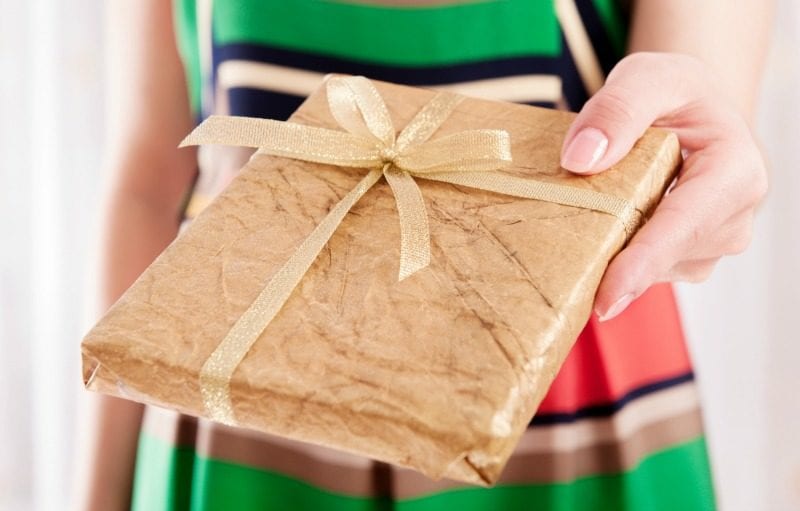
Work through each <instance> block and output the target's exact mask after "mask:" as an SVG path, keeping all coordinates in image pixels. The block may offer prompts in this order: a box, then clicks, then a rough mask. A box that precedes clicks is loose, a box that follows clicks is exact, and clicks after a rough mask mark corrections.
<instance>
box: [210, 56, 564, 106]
mask: <svg viewBox="0 0 800 511" xmlns="http://www.w3.org/2000/svg"><path fill="white" fill-rule="evenodd" d="M324 76H325V75H324V74H322V73H317V72H314V71H305V70H302V69H295V68H291V67H286V66H278V65H275V64H266V63H262V62H251V61H245V60H228V61H225V62H223V63H221V64H220V65H219V67H218V68H217V77H218V84H219V86H220V87H221V88H222V89H230V88H232V87H251V88H256V89H266V90H271V91H276V92H282V93H284V94H293V95H295V96H307V95H309V94H311V93H312V92H313V91H314V90H315V89H316V88H317V87H318V86H319V84H320V83H322V80H323V78H324ZM428 88H431V89H437V90H449V91H453V92H458V93H461V94H465V95H468V96H474V97H481V98H487V99H495V100H501V101H516V102H525V101H541V102H553V103H555V102H558V101H559V100H560V99H561V78H559V77H558V76H555V75H535V74H530V75H520V76H509V77H502V78H490V79H486V80H474V81H468V82H459V83H453V84H448V85H444V86H442V85H438V86H429V87H428Z"/></svg>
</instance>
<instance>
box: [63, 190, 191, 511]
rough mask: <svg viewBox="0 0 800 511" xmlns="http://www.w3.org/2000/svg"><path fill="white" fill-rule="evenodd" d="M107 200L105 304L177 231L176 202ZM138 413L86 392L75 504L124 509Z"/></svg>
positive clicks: (129, 196)
mask: <svg viewBox="0 0 800 511" xmlns="http://www.w3.org/2000/svg"><path fill="white" fill-rule="evenodd" d="M110 205H111V206H110V208H109V212H108V214H107V215H106V219H107V220H106V224H105V228H104V231H105V239H104V245H105V248H104V250H103V277H102V281H103V283H102V289H101V295H102V301H103V304H104V306H106V307H107V306H109V305H110V304H112V303H113V302H114V301H115V300H116V299H117V298H118V297H119V296H120V295H121V294H122V293H123V292H124V291H125V289H127V288H128V287H129V286H130V284H131V283H133V281H134V280H135V279H136V278H137V277H138V275H139V274H140V273H141V272H142V271H143V270H144V269H145V268H146V267H147V266H148V265H149V264H150V262H151V261H152V260H153V259H154V258H155V257H156V256H157V255H158V254H159V253H160V252H161V251H162V250H163V249H164V247H166V245H167V244H169V243H170V241H172V239H173V238H174V237H175V235H176V234H177V230H178V221H177V218H178V215H177V205H164V204H160V203H159V202H158V201H156V200H153V199H152V198H148V197H146V196H142V195H138V196H137V194H136V193H131V191H130V190H124V189H122V190H120V189H118V190H116V191H115V192H114V193H113V194H112V197H111V200H110ZM104 308H105V307H104ZM142 414H143V406H142V405H141V404H139V403H135V402H132V401H126V400H124V399H118V398H114V397H110V396H103V395H99V394H89V395H88V396H87V406H86V410H85V413H84V424H85V427H86V429H85V430H84V431H83V434H84V435H85V436H84V445H83V447H82V450H81V451H82V452H81V453H80V456H81V457H82V458H83V463H82V466H81V470H82V474H81V476H80V478H81V479H82V481H81V482H80V484H79V485H78V491H79V495H78V496H77V501H78V503H77V509H79V510H82V511H90V510H91V511H93V510H112V511H113V510H124V509H128V507H129V506H130V498H131V489H132V482H133V477H132V475H133V471H134V464H135V459H136V448H137V439H138V435H139V429H140V424H141V420H142Z"/></svg>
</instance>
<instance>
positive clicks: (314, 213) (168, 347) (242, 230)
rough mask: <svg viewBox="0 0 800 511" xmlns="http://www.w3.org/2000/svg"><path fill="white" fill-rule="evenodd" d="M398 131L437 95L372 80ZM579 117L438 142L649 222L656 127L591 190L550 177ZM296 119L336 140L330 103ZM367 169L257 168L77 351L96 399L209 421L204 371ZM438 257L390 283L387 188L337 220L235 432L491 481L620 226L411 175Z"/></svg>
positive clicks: (254, 381) (462, 119)
mask: <svg viewBox="0 0 800 511" xmlns="http://www.w3.org/2000/svg"><path fill="white" fill-rule="evenodd" d="M375 84H376V86H377V87H378V90H379V91H380V93H381V95H382V96H383V97H384V99H385V101H386V103H387V104H388V107H389V111H390V113H391V116H392V119H393V121H394V125H395V126H396V127H397V128H398V129H401V128H402V127H403V126H405V125H406V124H407V123H408V121H409V120H410V119H411V117H412V116H413V115H414V114H415V113H416V112H417V111H418V110H419V109H420V108H421V107H422V106H423V105H424V104H425V103H426V102H427V101H428V100H430V98H431V97H432V95H433V93H432V92H431V91H427V90H421V89H414V88H409V87H403V86H398V85H392V84H387V83H382V82H375ZM572 119H573V114H570V113H565V112H557V111H552V110H546V109H540V108H535V107H529V106H522V105H514V104H508V103H499V102H492V101H487V100H479V99H471V98H468V99H466V100H465V101H463V102H462V103H461V104H460V105H459V106H458V108H457V109H456V111H455V112H454V113H453V114H452V115H451V116H450V118H449V119H448V120H447V121H446V122H445V123H444V125H443V126H442V127H441V128H440V129H439V131H438V132H437V133H436V134H434V137H433V138H438V137H440V136H444V135H447V134H450V133H453V132H456V131H461V130H466V129H478V128H486V129H504V130H507V131H508V132H509V133H510V134H511V141H512V154H513V158H514V163H513V165H512V166H511V167H510V168H508V169H504V172H508V173H511V174H515V175H519V176H524V177H531V178H535V179H539V180H543V181H551V182H556V183H560V184H566V185H569V186H575V187H582V188H589V189H594V190H598V191H602V192H605V193H609V194H613V195H616V196H618V197H622V198H626V199H628V200H630V201H632V202H633V203H634V204H635V205H636V207H637V208H638V209H639V210H641V211H642V212H644V213H645V215H647V214H649V213H650V212H651V211H652V209H653V208H654V206H655V204H656V203H657V202H658V199H659V198H660V197H661V196H662V195H663V193H664V190H665V189H666V187H667V186H668V184H669V183H670V182H671V181H672V179H673V177H674V175H675V172H676V170H677V168H678V166H679V164H680V152H679V147H678V143H677V139H676V137H675V136H674V135H671V134H669V133H667V132H665V131H662V130H657V129H651V130H649V131H648V132H647V133H646V134H645V136H644V137H643V138H642V139H641V140H639V142H638V143H637V144H636V145H635V147H634V148H633V150H632V151H631V153H630V154H629V155H628V156H627V157H626V158H625V159H624V160H623V161H622V162H621V163H620V164H619V165H617V166H616V167H614V168H613V169H611V170H609V171H607V172H604V173H602V174H599V175H596V176H592V177H581V176H574V175H571V174H569V173H568V172H566V171H564V170H563V169H561V168H560V167H559V163H558V162H559V153H560V148H561V145H562V141H563V138H564V134H565V132H566V130H567V128H568V126H569V123H570V121H571V120H572ZM291 121H293V122H298V123H302V124H310V125H316V126H323V127H328V128H332V129H339V128H338V126H337V124H336V122H335V121H334V119H333V118H332V116H331V114H330V113H329V110H328V108H327V103H326V99H325V93H324V89H321V90H319V91H317V92H316V93H314V94H313V95H312V96H311V97H309V99H308V100H307V101H306V102H305V103H303V105H302V106H301V107H300V108H299V110H298V111H297V112H295V114H294V115H293V116H292V118H291ZM364 173H365V171H363V170H355V169H347V168H341V167H334V166H329V165H321V164H312V163H306V162H301V161H297V160H290V159H285V158H278V157H270V156H265V155H256V156H254V157H253V158H252V159H251V160H250V161H249V162H248V163H247V164H246V165H245V167H244V168H243V169H242V170H241V172H240V174H239V175H238V177H237V178H236V179H234V180H233V182H231V184H230V185H229V186H228V187H227V188H226V189H225V191H224V192H222V193H221V194H220V196H219V197H218V198H217V199H216V200H215V201H214V202H213V203H211V204H210V205H209V206H208V208H206V210H204V211H203V212H202V213H201V214H200V215H199V216H198V217H197V218H196V219H195V220H194V221H193V223H192V224H191V225H190V226H189V227H188V228H187V229H186V230H185V231H184V232H183V233H182V234H181V235H180V236H179V238H178V239H177V240H176V241H175V242H173V243H172V244H171V245H170V246H169V247H168V248H167V249H166V250H165V251H164V252H163V253H162V254H161V255H160V256H159V257H158V258H157V259H156V261H155V262H154V263H153V264H152V265H151V266H150V267H149V268H148V269H147V270H146V271H145V272H144V273H143V274H142V276H141V277H140V278H139V279H138V280H137V281H136V282H135V284H134V285H133V286H132V287H131V288H130V289H129V290H128V291H127V292H126V293H125V294H124V295H123V296H122V298H120V300H119V301H118V302H117V303H116V304H115V305H114V306H113V307H112V308H111V309H110V310H109V311H108V313H107V314H106V316H105V317H104V318H103V319H102V320H101V321H100V322H99V323H98V324H97V325H96V326H95V327H94V329H93V330H92V331H91V332H89V334H88V335H87V336H86V338H85V339H84V341H83V344H82V353H83V376H84V381H85V382H86V386H87V387H88V388H89V389H92V390H97V391H100V392H105V393H109V394H113V395H118V396H123V397H127V398H129V399H134V400H137V401H142V402H146V403H151V404H156V405H160V406H164V407H168V408H173V409H176V410H179V411H181V412H184V413H187V414H191V415H197V416H203V415H204V414H205V410H204V406H203V401H202V398H201V394H200V389H199V384H198V372H199V370H200V368H201V366H202V365H203V363H204V361H205V360H206V359H207V358H208V356H209V355H210V354H211V352H212V351H213V350H214V348H215V347H216V346H217V345H218V343H219V342H220V340H221V339H222V338H223V337H224V336H225V334H226V333H227V331H228V330H229V329H230V327H231V326H232V325H233V323H234V322H235V321H236V320H237V318H238V317H239V316H240V315H241V314H242V312H243V311H244V310H245V309H246V308H247V307H248V306H249V305H250V303H251V302H252V300H253V299H254V298H255V297H256V296H257V295H258V293H259V291H260V290H261V288H262V287H263V285H264V283H265V282H266V281H267V280H268V279H269V278H270V277H271V276H272V274H273V273H274V272H275V271H276V269H277V268H279V267H280V266H281V265H282V264H283V263H284V262H285V261H286V260H287V259H288V258H289V257H290V256H291V254H292V253H293V252H294V250H295V249H296V247H297V246H298V245H299V244H300V242H302V240H303V239H304V238H305V237H306V236H308V234H309V233H310V232H311V230H312V229H313V228H314V226H315V225H316V224H317V223H318V222H319V221H320V220H321V219H322V218H323V217H324V216H325V215H326V213H327V211H328V210H329V209H330V208H331V206H332V205H333V204H335V203H336V202H337V201H338V200H339V199H340V198H341V197H342V196H343V195H344V194H346V193H347V192H348V191H349V190H350V189H351V188H352V187H353V186H354V185H355V184H356V183H357V182H358V180H359V179H360V178H361V177H362V176H363V175H364ZM417 182H418V184H419V186H420V188H421V190H422V194H423V196H424V199H425V203H426V206H427V209H428V215H429V221H430V230H431V244H432V261H431V264H430V266H429V267H427V268H425V269H423V270H421V271H419V272H418V273H416V274H415V275H413V276H412V277H410V278H408V279H406V280H404V281H402V282H398V281H397V273H398V264H399V258H398V246H399V236H400V234H399V223H398V219H397V212H396V209H395V203H394V199H393V197H392V195H391V192H390V190H389V187H388V185H387V184H386V183H385V182H383V181H381V182H379V183H378V184H376V185H375V186H374V187H373V188H372V189H371V190H370V191H369V192H368V193H367V195H366V196H364V198H363V199H362V200H361V201H360V202H359V203H358V204H357V205H356V206H355V207H354V208H353V210H352V211H351V212H350V213H349V214H348V216H347V217H346V218H345V220H344V222H343V223H342V225H341V226H340V227H339V229H338V230H337V232H336V233H335V234H334V236H333V238H332V239H331V240H330V242H329V243H328V245H327V247H326V248H325V250H324V251H323V252H322V254H321V255H320V256H319V257H318V258H317V260H316V261H315V263H314V265H313V266H312V267H311V269H310V270H309V272H308V273H307V274H306V276H305V278H304V279H303V281H302V282H301V284H300V285H299V286H298V287H297V288H296V289H295V291H294V292H293V294H292V296H291V297H290V298H289V300H288V302H287V303H286V305H285V306H284V308H283V309H282V310H281V312H280V313H279V314H278V316H277V317H276V318H275V319H274V320H273V322H272V323H271V324H270V325H269V326H268V327H267V329H266V330H265V331H264V333H263V334H262V335H261V336H260V337H259V339H258V341H257V342H256V344H255V345H254V347H253V348H252V349H251V350H250V351H249V352H248V355H247V356H246V358H245V359H244V361H243V362H242V363H241V365H240V366H239V367H238V369H237V370H236V372H235V373H234V375H233V378H232V380H231V384H230V392H231V397H232V400H233V403H234V411H235V415H236V418H237V420H238V422H239V424H240V425H241V426H243V427H247V428H252V429H257V430H261V431H265V432H269V433H272V434H277V435H282V436H285V437H289V438H293V439H298V440H303V441H308V442H313V443H317V444H321V445H325V446H329V447H335V448H339V449H342V450H346V451H350V452H353V453H358V454H362V455H365V456H368V457H371V458H375V459H379V460H382V461H386V462H390V463H395V464H398V465H402V466H407V467H411V468H415V469H417V470H419V471H421V472H423V473H425V474H427V475H428V476H430V477H432V478H439V477H449V478H452V479H457V480H461V481H466V482H471V483H475V484H491V483H493V482H494V481H496V480H497V478H498V477H499V475H500V472H501V471H502V469H503V466H504V465H505V462H506V460H507V459H508V457H509V456H510V455H511V453H512V451H513V449H514V447H515V445H516V443H517V441H518V439H519V437H520V435H521V434H522V432H523V431H524V429H525V427H526V426H527V424H528V423H529V421H530V419H531V418H532V416H533V414H534V412H535V410H536V408H537V406H538V405H539V403H540V401H541V400H542V398H543V397H544V395H545V393H546V391H547V389H548V387H549V386H550V384H551V382H552V381H553V379H554V377H555V375H556V373H557V371H558V369H559V367H560V366H561V364H562V362H563V360H564V358H565V357H566V355H567V353H568V351H569V349H570V347H571V346H572V344H573V342H574V341H575V339H576V338H577V336H578V334H579V332H580V331H581V329H582V328H583V326H584V325H585V323H586V321H587V319H588V317H589V314H590V311H591V307H592V303H593V300H594V294H595V291H596V289H597V286H598V284H599V282H600V278H601V277H602V275H603V272H604V271H605V268H606V266H607V264H608V262H609V260H610V259H611V258H612V257H613V256H614V255H615V254H616V253H617V252H618V251H619V250H620V249H621V247H622V246H623V244H624V243H625V231H624V229H623V227H622V224H621V223H620V221H619V220H617V219H616V218H614V217H612V216H610V215H608V214H605V213H599V212H594V211H591V210H587V209H580V208H574V207H568V206H562V205H558V204H552V203H546V202H541V201H534V200H524V199H517V198H513V197H509V196H504V195H500V194H495V193H490V192H484V191H480V190H475V189H468V188H461V187H457V186H454V185H449V184H445V183H439V182H432V181H427V180H424V179H418V180H417Z"/></svg>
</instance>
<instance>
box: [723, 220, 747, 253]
mask: <svg viewBox="0 0 800 511" xmlns="http://www.w3.org/2000/svg"><path fill="white" fill-rule="evenodd" d="M752 241H753V219H752V217H751V218H749V219H748V220H746V221H745V222H744V223H743V224H742V225H741V227H739V229H738V230H737V232H736V235H735V236H733V238H732V239H731V240H730V241H729V242H728V244H727V247H726V250H725V254H726V255H737V254H741V253H742V252H744V251H745V250H747V248H748V247H749V246H750V243H751V242H752Z"/></svg>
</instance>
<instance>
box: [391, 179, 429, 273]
mask: <svg viewBox="0 0 800 511" xmlns="http://www.w3.org/2000/svg"><path fill="white" fill-rule="evenodd" d="M383 174H384V176H386V182H388V183H389V186H390V187H391V188H392V193H393V194H394V197H395V201H396V202H397V214H398V216H399V217H400V271H399V274H398V280H403V279H405V278H407V277H409V276H411V275H413V274H414V273H415V272H417V271H418V270H421V269H422V268H425V267H426V266H428V265H429V264H430V262H431V236H430V232H429V228H428V214H427V211H426V210H425V201H424V200H423V199H422V192H421V191H420V189H419V186H417V183H416V182H415V181H414V178H413V177H411V175H410V174H409V173H408V172H406V171H404V170H398V169H395V168H388V169H386V170H385V171H384V173H383Z"/></svg>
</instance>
